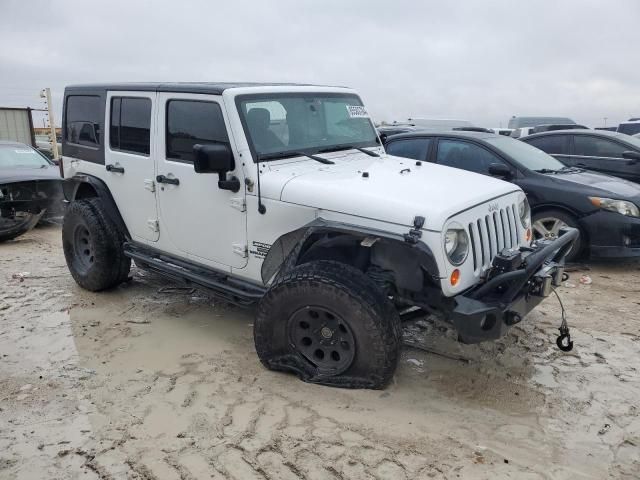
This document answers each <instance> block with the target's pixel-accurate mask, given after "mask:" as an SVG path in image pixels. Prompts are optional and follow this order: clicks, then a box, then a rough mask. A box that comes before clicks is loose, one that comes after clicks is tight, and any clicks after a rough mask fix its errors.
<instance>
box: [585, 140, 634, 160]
mask: <svg viewBox="0 0 640 480" xmlns="http://www.w3.org/2000/svg"><path fill="white" fill-rule="evenodd" d="M573 145H574V152H573V154H574V155H583V156H585V157H612V158H622V152H625V151H627V150H628V148H626V147H625V146H624V145H621V144H619V143H616V142H613V141H611V140H608V139H606V138H598V137H592V136H590V135H574V136H573Z"/></svg>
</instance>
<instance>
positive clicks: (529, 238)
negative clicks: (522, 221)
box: [524, 228, 531, 243]
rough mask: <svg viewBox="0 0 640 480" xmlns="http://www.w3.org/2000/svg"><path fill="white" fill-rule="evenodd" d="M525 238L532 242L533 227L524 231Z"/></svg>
mask: <svg viewBox="0 0 640 480" xmlns="http://www.w3.org/2000/svg"><path fill="white" fill-rule="evenodd" d="M524 238H525V239H526V240H527V242H528V243H530V242H531V229H530V228H527V231H526V232H524Z"/></svg>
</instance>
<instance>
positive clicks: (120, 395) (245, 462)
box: [0, 226, 640, 480]
mask: <svg viewBox="0 0 640 480" xmlns="http://www.w3.org/2000/svg"><path fill="white" fill-rule="evenodd" d="M583 274H587V275H589V276H590V277H591V279H592V280H593V283H592V284H591V285H583V284H581V283H579V281H578V279H579V277H580V276H581V275H583ZM132 277H133V278H132V281H131V282H129V283H127V284H125V285H122V286H121V287H119V288H117V289H116V290H114V291H110V292H106V293H101V294H92V293H89V292H85V291H83V290H81V289H80V288H79V287H77V286H76V284H75V283H74V282H73V280H72V278H71V276H70V275H69V274H68V272H67V269H66V266H65V262H64V257H63V255H62V251H61V246H60V230H59V228H58V227H55V226H52V227H45V228H38V229H36V230H35V231H32V232H30V233H29V234H27V235H25V236H24V237H22V238H20V239H18V240H16V241H13V242H8V243H6V244H3V245H0V281H1V282H2V287H1V288H0V478H3V479H4V478H7V479H9V478H11V479H45V478H46V479H53V478H55V479H76V478H82V479H94V478H100V479H119V478H137V479H186V480H191V479H202V478H214V479H223V478H224V479H226V478H230V479H243V480H244V479H301V478H305V479H368V478H380V479H394V480H397V479H404V478H407V479H408V478H412V479H413V478H447V479H454V478H473V479H483V478H486V479H489V478H490V479H500V478H517V479H538V478H553V479H574V478H578V479H579V478H593V479H603V478H639V476H640V333H639V332H640V265H639V264H638V263H626V264H619V265H614V266H606V265H591V267H590V268H589V267H584V268H582V270H581V271H578V272H574V273H573V274H572V278H571V280H570V282H569V285H568V286H565V287H563V288H561V289H560V293H561V296H562V298H563V299H564V302H565V305H566V307H567V309H568V313H569V323H570V325H571V327H572V334H573V337H574V340H575V349H574V350H573V351H572V352H571V353H562V352H560V351H559V350H558V349H557V348H556V347H555V344H554V340H555V337H556V335H557V327H558V325H559V313H560V310H559V307H558V303H557V300H556V299H555V298H554V297H550V298H548V299H547V300H545V302H544V303H543V304H542V305H541V308H539V309H538V310H537V311H535V312H534V313H532V314H531V315H530V316H529V317H528V318H527V320H526V321H525V322H524V324H522V325H521V326H518V327H517V328H515V329H514V330H512V332H511V333H510V334H509V335H508V336H507V337H506V338H504V339H503V340H501V341H499V342H495V343H488V344H481V345H474V346H465V345H459V344H457V343H456V342H455V341H454V340H453V338H454V335H453V332H451V331H449V330H447V329H446V328H445V327H444V326H443V325H441V324H439V323H438V322H437V321H435V320H433V319H429V318H428V319H424V320H421V321H418V322H417V323H413V324H411V325H408V326H407V327H406V329H405V335H406V337H407V340H408V341H411V342H413V343H418V344H420V345H424V346H427V347H428V348H430V349H433V350H436V351H437V352H441V353H442V354H444V355H439V354H434V353H429V352H425V351H422V350H419V349H416V348H411V347H407V348H405V350H404V352H403V357H402V360H401V362H400V366H399V368H398V371H397V374H396V377H395V381H394V383H393V384H392V385H391V386H390V387H389V388H388V389H387V390H385V391H347V390H337V389H330V388H326V387H319V386H314V385H308V384H305V383H302V382H300V381H299V380H297V379H296V378H295V377H293V376H291V375H286V374H281V373H274V372H269V371H267V370H265V369H264V368H263V367H262V366H261V365H260V363H259V362H258V360H257V357H256V355H255V352H254V347H253V339H252V322H253V312H251V311H243V310H240V309H237V308H233V307H229V306H226V305H225V304H223V303H218V302H217V301H216V300H214V299H213V298H211V297H209V296H208V295H207V294H206V293H205V292H202V291H199V290H194V291H188V290H184V289H182V290H181V289H175V288H173V289H172V288H171V287H175V285H173V284H170V283H167V281H165V280H164V279H162V278H159V277H156V276H154V275H151V274H148V273H146V272H143V271H140V270H138V269H135V268H134V269H133V270H132ZM445 355H446V356H445Z"/></svg>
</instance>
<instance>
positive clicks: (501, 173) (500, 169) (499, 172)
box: [489, 163, 513, 180]
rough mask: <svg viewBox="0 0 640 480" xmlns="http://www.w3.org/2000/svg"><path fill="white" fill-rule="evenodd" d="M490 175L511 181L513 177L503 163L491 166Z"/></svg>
mask: <svg viewBox="0 0 640 480" xmlns="http://www.w3.org/2000/svg"><path fill="white" fill-rule="evenodd" d="M489 175H493V176H494V177H500V178H504V179H505V180H509V179H511V178H512V177H513V172H512V171H511V169H510V168H509V167H507V166H506V165H504V164H503V163H492V164H491V165H489Z"/></svg>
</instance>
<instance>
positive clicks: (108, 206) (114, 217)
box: [62, 174, 131, 240]
mask: <svg viewBox="0 0 640 480" xmlns="http://www.w3.org/2000/svg"><path fill="white" fill-rule="evenodd" d="M83 185H86V186H89V187H91V189H92V190H93V192H95V195H90V196H96V197H98V198H100V199H101V200H102V204H103V206H104V209H105V214H106V215H107V217H108V218H109V219H110V220H111V221H112V222H113V223H114V224H115V225H116V226H117V227H118V228H119V229H120V231H121V232H122V233H123V234H124V236H125V238H126V239H127V240H130V239H131V235H129V230H128V229H127V226H126V224H125V223H124V220H123V219H122V215H120V210H118V206H117V205H116V202H115V200H114V199H113V195H111V191H110V190H109V187H107V184H106V183H104V182H103V181H102V180H100V179H99V178H98V177H94V176H93V175H86V174H78V175H74V176H73V177H71V178H67V179H65V180H64V181H63V183H62V190H63V192H64V198H65V199H66V200H67V201H68V202H73V201H75V200H77V199H78V198H79V197H78V191H79V190H81V187H83ZM80 198H86V195H83V196H82V197H80Z"/></svg>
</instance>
